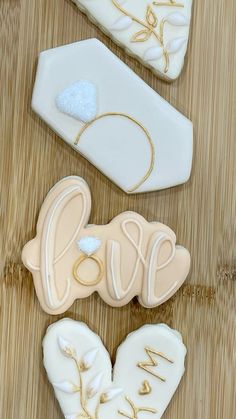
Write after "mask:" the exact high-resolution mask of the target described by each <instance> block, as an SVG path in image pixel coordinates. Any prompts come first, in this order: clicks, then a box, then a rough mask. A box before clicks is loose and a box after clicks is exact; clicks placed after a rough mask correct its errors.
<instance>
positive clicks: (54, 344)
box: [43, 319, 186, 419]
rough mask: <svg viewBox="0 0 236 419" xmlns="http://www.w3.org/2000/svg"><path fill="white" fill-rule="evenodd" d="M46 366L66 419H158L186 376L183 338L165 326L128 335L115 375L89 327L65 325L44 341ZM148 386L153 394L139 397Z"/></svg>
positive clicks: (51, 329) (66, 322)
mask: <svg viewBox="0 0 236 419" xmlns="http://www.w3.org/2000/svg"><path fill="white" fill-rule="evenodd" d="M43 352H44V366H45V368H46V371H47V375H48V378H49V381H50V382H51V383H52V385H53V387H54V390H55V394H56V397H57V399H58V401H59V404H60V406H61V409H62V412H63V414H64V416H65V418H66V419H82V418H87V419H119V418H120V419H122V417H123V418H124V417H125V418H130V419H146V418H147V419H148V418H150V419H151V418H153V419H159V418H161V416H162V415H163V413H164V411H165V410H166V408H167V406H168V404H169V402H170V400H171V398H172V397H173V394H174V393H175V391H176V389H177V387H178V385H179V382H180V380H181V378H182V376H183V374H184V360H185V355H186V348H185V346H184V344H183V342H182V338H181V335H180V334H179V333H178V332H176V331H175V330H172V329H170V328H169V327H168V326H166V325H164V324H159V325H146V326H143V327H141V328H140V329H138V330H137V331H135V332H133V333H131V334H130V335H128V337H127V338H126V340H125V341H124V342H123V343H122V344H121V345H120V347H119V348H118V351H117V356H116V363H115V366H114V368H113V372H112V365H111V360H110V356H109V354H108V352H107V350H106V349H105V347H104V345H103V343H102V341H101V339H100V338H99V337H98V335H96V334H95V333H93V332H92V331H91V330H90V329H89V328H88V327H87V326H86V325H85V324H84V323H80V322H76V321H74V320H70V319H64V320H61V321H59V322H57V323H55V324H53V325H52V326H50V327H49V328H48V331H47V333H46V336H45V338H44V341H43ZM144 380H148V382H149V383H150V388H151V391H150V392H149V393H148V394H146V395H145V394H142V395H141V394H139V388H140V385H141V383H142V382H143V381H144Z"/></svg>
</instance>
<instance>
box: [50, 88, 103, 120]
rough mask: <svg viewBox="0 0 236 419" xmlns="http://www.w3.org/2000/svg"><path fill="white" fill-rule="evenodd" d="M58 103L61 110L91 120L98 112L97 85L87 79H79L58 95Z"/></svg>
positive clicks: (75, 116) (81, 118)
mask: <svg viewBox="0 0 236 419" xmlns="http://www.w3.org/2000/svg"><path fill="white" fill-rule="evenodd" d="M56 104H57V107H58V109H59V110H60V111H61V112H64V113H66V114H68V115H70V116H73V117H74V118H76V119H80V120H81V121H83V122H89V121H91V120H92V119H93V118H95V116H96V113H97V92H96V87H95V86H94V84H93V83H91V82H89V81H87V80H79V81H77V82H76V83H73V84H72V85H71V86H69V87H67V88H66V89H65V90H64V91H63V92H62V93H60V94H59V95H58V96H57V97H56Z"/></svg>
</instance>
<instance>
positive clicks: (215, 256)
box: [0, 0, 236, 419]
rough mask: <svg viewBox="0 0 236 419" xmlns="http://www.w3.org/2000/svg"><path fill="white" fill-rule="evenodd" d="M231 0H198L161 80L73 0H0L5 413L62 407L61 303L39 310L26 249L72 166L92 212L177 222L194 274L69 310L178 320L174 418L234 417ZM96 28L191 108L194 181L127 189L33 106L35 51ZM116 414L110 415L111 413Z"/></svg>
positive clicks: (100, 320)
mask: <svg viewBox="0 0 236 419" xmlns="http://www.w3.org/2000/svg"><path fill="white" fill-rule="evenodd" d="M235 20H236V2H235V0H227V5H226V2H225V0H218V1H217V2H215V0H208V1H205V0H195V2H194V10H193V21H192V31H191V39H190V48H189V51H188V56H187V61H186V65H185V68H184V71H183V73H182V75H181V77H180V78H179V80H178V81H176V82H174V83H173V84H171V85H168V84H166V83H165V82H163V81H160V80H158V79H157V78H156V77H155V76H154V75H152V74H151V72H150V71H149V70H147V69H145V68H144V67H143V66H142V65H141V64H140V63H138V62H137V61H136V60H135V59H132V58H130V57H128V56H127V55H126V54H125V53H124V52H123V51H122V50H121V49H120V48H119V47H117V46H115V45H114V44H113V42H112V41H110V40H109V39H108V38H107V37H106V36H105V35H103V34H102V33H101V32H100V30H99V29H97V28H96V27H95V26H94V25H93V24H91V23H90V22H89V21H88V19H87V18H86V17H85V16H84V15H82V14H81V13H80V12H79V11H78V10H77V9H76V7H75V6H74V5H73V4H72V2H71V1H69V0H0V45H1V61H0V76H1V94H0V132H1V135H0V182H1V187H0V188H1V201H0V238H1V240H0V246H1V247H0V249H1V252H0V256H1V257H0V308H1V310H0V389H1V391H0V417H1V418H2V419H13V418H14V419H41V418H43V419H60V418H62V415H61V413H60V409H59V407H58V405H57V402H56V401H55V398H54V395H53V391H52V389H51V386H50V385H49V383H48V382H47V379H46V375H45V372H44V369H43V366H42V351H41V340H42V337H43V335H44V333H45V330H46V327H47V326H48V325H49V324H50V323H52V322H53V321H56V320H57V319H59V318H61V317H62V316H56V317H53V316H49V315H46V314H45V313H43V312H42V310H41V309H40V306H39V303H38V301H37V299H36V295H35V292H34V288H33V282H32V278H31V275H30V274H29V273H28V272H27V271H26V269H25V268H24V267H23V265H22V263H21V257H20V254H21V249H22V246H23V245H24V243H25V242H27V241H28V240H29V239H30V238H32V237H33V236H34V234H35V225H36V220H37V216H38V212H39V208H40V206H41V204H42V201H43V199H44V197H45V194H46V192H47V191H48V190H49V188H50V187H51V186H52V185H53V184H54V183H55V182H56V181H57V180H59V179H60V178H62V177H63V176H67V175H70V174H77V175H80V176H83V177H84V178H85V179H86V180H87V182H88V184H89V185H90V187H91V192H92V197H93V201H94V202H96V205H95V206H94V207H93V211H92V216H91V222H93V223H107V222H108V221H109V220H110V219H111V218H112V217H113V216H115V215H117V214H118V213H119V212H121V211H124V210H135V211H137V212H140V213H141V214H142V215H144V216H145V217H146V218H147V219H148V220H156V219H157V220H159V221H161V222H164V223H166V224H168V225H169V226H170V227H171V228H172V229H173V230H174V231H176V233H177V237H178V241H179V243H181V244H183V245H184V246H185V247H187V248H188V249H190V252H191V254H192V268H191V273H190V275H189V278H188V281H187V282H186V284H185V285H184V286H183V287H182V289H181V290H180V291H179V292H178V293H177V295H176V296H175V297H173V298H172V299H171V300H170V301H168V302H167V303H165V304H164V305H162V306H161V307H159V308H157V309H153V310H145V309H144V308H141V307H140V306H139V305H138V303H137V301H135V300H134V301H132V302H131V303H130V304H129V305H128V306H126V307H124V308H121V309H112V308H109V307H108V306H106V305H105V304H104V303H103V302H102V301H101V299H100V298H99V297H98V296H97V295H95V296H92V297H91V298H88V299H87V300H86V301H77V302H76V303H75V304H74V305H73V307H72V308H71V310H70V311H68V312H67V313H66V316H69V317H72V318H74V319H78V320H82V321H86V322H87V323H88V325H89V326H90V327H91V328H92V329H93V330H94V331H96V332H98V333H100V334H101V336H102V338H103V340H104V342H105V345H106V346H107V348H108V349H109V351H110V353H111V354H112V358H113V360H114V359H115V350H116V347H117V345H118V344H119V343H120V342H121V341H122V340H123V339H124V337H125V336H126V334H127V333H128V332H130V331H131V330H134V329H135V328H137V327H139V326H140V325H143V324H144V323H150V322H151V323H155V322H166V323H168V324H169V325H170V326H172V327H175V328H177V329H178V330H179V331H180V332H181V333H182V334H183V337H184V341H185V343H186V345H187V347H188V359H187V365H186V367H187V368H186V375H185V376H184V379H183V380H182V382H181V385H180V387H179V389H178V391H177V393H176V395H175V397H174V399H173V401H172V403H171V405H170V407H169V408H168V410H167V412H166V414H165V415H164V418H165V419H174V418H176V419H179V418H181V419H188V418H192V419H222V418H224V419H232V418H233V417H234V416H235V412H236V398H235V381H234V380H235V367H236V355H235V354H236V352H235V344H236V334H235V319H236V302H235V301H236V300H235V297H236V296H235V294H236V292H235V280H236V253H235V252H236V251H235V249H236V226H235V219H236V188H235V175H236V165H235V156H236V141H235V137H236V121H235V115H236V76H235V66H236V41H235V31H234V26H235ZM87 37H97V38H99V39H100V40H102V41H103V42H104V43H105V44H106V45H107V46H108V47H110V48H111V50H112V51H113V52H115V53H116V54H117V55H118V56H119V57H120V58H121V59H122V60H123V61H124V62H126V63H127V64H128V65H129V66H130V67H131V68H132V69H133V70H134V71H135V72H136V73H137V74H138V75H139V76H141V77H142V78H143V79H144V80H145V81H146V82H147V83H149V84H150V85H151V86H152V87H153V88H154V89H155V90H156V91H157V92H158V93H160V94H161V95H162V96H163V97H164V98H165V99H167V100H168V101H169V102H170V103H171V104H172V105H174V106H175V107H176V108H177V109H179V110H180V111H181V112H183V113H184V114H185V115H186V116H188V117H189V118H190V119H192V121H193V123H194V128H195V138H194V164H193V171H192V177H191V180H190V181H189V182H188V184H187V185H185V186H180V187H176V188H173V189H168V190H165V191H161V192H156V193H150V194H146V195H139V196H127V195H125V194H124V193H123V192H121V191H120V190H119V189H118V188H117V187H116V186H114V185H113V184H112V183H111V182H110V181H108V180H107V179H106V178H105V177H104V176H103V175H101V174H100V173H99V172H98V171H97V170H96V169H95V168H93V167H92V166H91V165H90V164H89V163H88V162H86V161H85V160H84V159H83V158H82V157H80V156H79V155H78V154H77V153H76V152H74V151H73V150H72V149H71V148H69V147H68V146H67V145H66V144H65V143H63V141H62V140H60V139H59V138H58V137H57V136H56V135H55V134H54V133H53V132H52V131H51V130H50V129H49V128H48V127H47V126H46V125H45V123H43V122H42V121H41V120H39V118H38V117H37V116H36V115H35V114H34V113H33V112H32V110H31V109H30V101H31V94H32V87H33V83H34V78H35V70H36V63H37V55H38V53H39V52H40V51H41V50H43V49H47V48H51V47H55V46H58V45H61V44H66V43H70V42H73V41H77V40H80V39H84V38H87ZM111 419H112V418H111Z"/></svg>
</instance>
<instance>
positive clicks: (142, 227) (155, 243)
mask: <svg viewBox="0 0 236 419" xmlns="http://www.w3.org/2000/svg"><path fill="white" fill-rule="evenodd" d="M90 210H91V196H90V191H89V188H88V185H87V184H86V182H85V181H84V180H83V179H81V178H79V177H76V176H71V177H67V178H64V179H62V180H61V181H60V182H58V183H57V184H56V185H55V186H54V188H52V189H51V191H50V192H49V193H48V195H47V197H46V200H45V202H44V204H43V206H42V208H41V211H40V214H39V219H38V224H37V235H36V237H35V238H34V239H33V240H32V241H30V242H28V243H27V244H26V246H25V247H24V249H23V253H22V259H23V262H24V264H25V266H26V267H27V268H28V269H29V270H30V271H31V272H32V274H33V279H34V285H35V288H36V292H37V295H38V298H39V301H40V303H41V305H42V308H43V309H44V310H45V311H46V312H48V313H51V314H59V313H63V312H65V311H66V310H67V309H68V308H69V307H70V306H71V305H72V304H73V302H74V300H75V299H76V298H86V297H88V296H89V295H91V294H92V293H93V292H95V291H96V292H98V293H99V294H100V296H101V297H102V298H103V300H104V301H105V302H106V303H108V304H110V305H111V306H113V307H121V306H124V305H125V304H127V303H128V302H129V301H130V300H131V299H132V298H133V297H134V296H138V299H139V302H140V304H142V305H143V306H145V307H148V308H149V307H156V306H158V305H160V304H162V303H163V302H165V301H166V300H168V299H169V298H170V297H171V296H172V295H173V294H174V293H175V292H176V291H177V290H178V289H179V287H180V286H181V285H182V284H183V282H184V280H185V278H186V277H187V274H188V272H189V267H190V255H189V252H188V251H187V250H186V249H185V248H184V247H182V246H177V245H176V237H175V234H174V233H173V231H172V230H171V229H170V228H169V227H167V226H165V225H164V224H161V223H158V222H152V223H148V222H147V221H146V220H145V219H144V218H143V217H142V216H141V215H139V214H137V213H135V212H124V213H121V214H119V215H118V216H117V217H115V218H114V219H113V220H112V221H111V222H110V223H109V224H107V225H88V224H87V223H88V221H89V216H90Z"/></svg>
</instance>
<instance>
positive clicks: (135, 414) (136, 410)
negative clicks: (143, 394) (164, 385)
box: [118, 397, 157, 419]
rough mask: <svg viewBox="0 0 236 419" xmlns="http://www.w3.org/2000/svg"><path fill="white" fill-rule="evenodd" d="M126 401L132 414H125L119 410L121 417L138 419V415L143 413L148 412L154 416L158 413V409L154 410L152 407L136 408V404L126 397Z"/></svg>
mask: <svg viewBox="0 0 236 419" xmlns="http://www.w3.org/2000/svg"><path fill="white" fill-rule="evenodd" d="M125 400H126V401H127V403H128V404H129V406H130V407H131V414H129V413H125V412H123V411H122V410H118V413H119V415H121V416H124V417H125V418H129V419H138V414H139V413H143V412H148V413H153V414H154V413H157V410H156V409H152V408H150V407H137V406H135V404H134V403H133V402H132V400H131V399H130V398H129V397H126V398H125Z"/></svg>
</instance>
